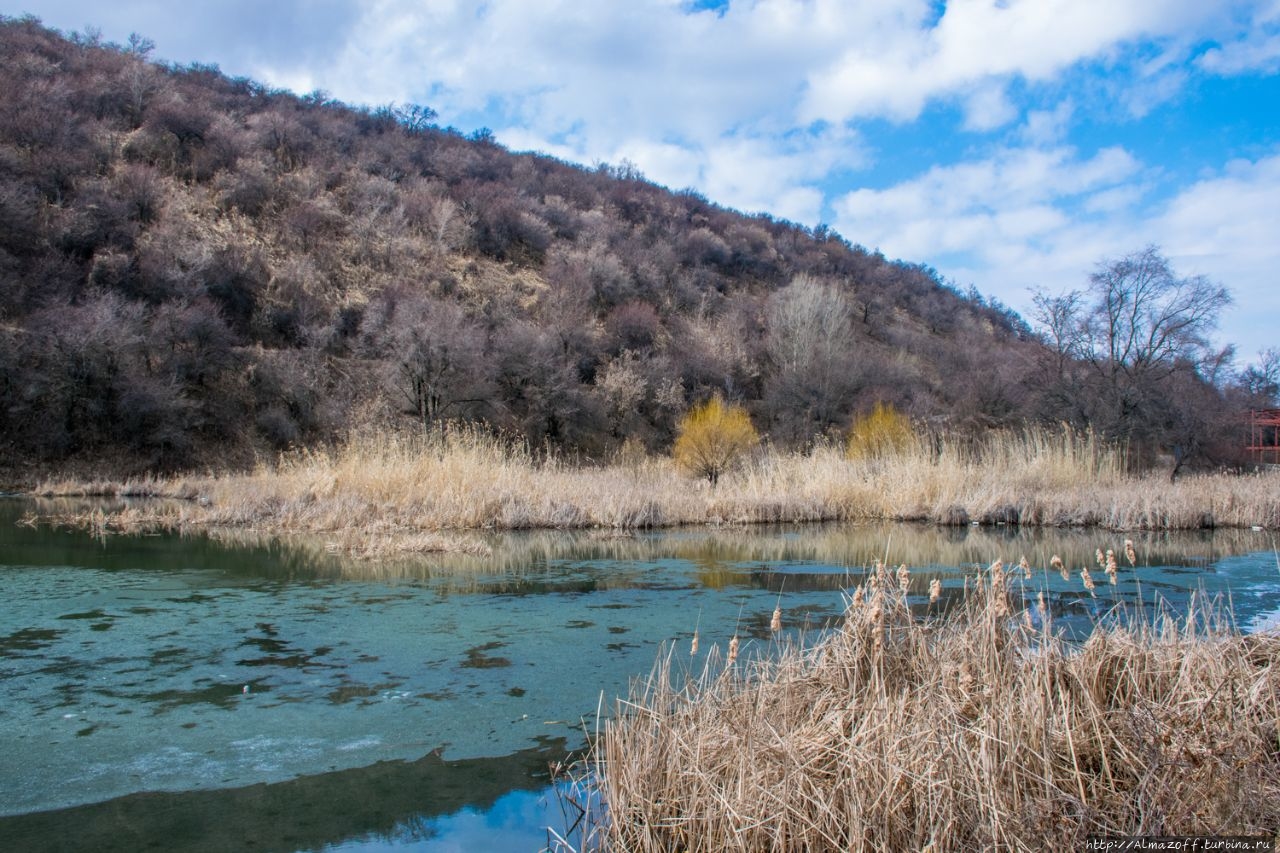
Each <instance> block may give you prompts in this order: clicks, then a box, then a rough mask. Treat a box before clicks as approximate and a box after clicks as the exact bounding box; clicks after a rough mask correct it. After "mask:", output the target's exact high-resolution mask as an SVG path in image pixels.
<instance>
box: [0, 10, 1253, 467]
mask: <svg viewBox="0 0 1280 853" xmlns="http://www.w3.org/2000/svg"><path fill="white" fill-rule="evenodd" d="M150 47H151V46H150V43H149V42H148V41H147V40H146V39H144V38H141V37H135V38H132V39H130V42H129V43H128V44H126V45H123V46H121V45H114V44H108V43H104V42H103V41H102V40H101V38H100V37H98V36H96V35H94V34H88V35H72V36H70V37H64V36H62V35H61V34H59V33H57V32H55V31H53V30H49V29H47V28H45V27H43V26H42V25H41V24H40V23H39V22H38V21H37V20H35V19H33V18H21V19H13V18H0V448H3V449H4V453H5V454H7V455H10V456H11V458H24V459H29V460H34V461H38V462H42V463H56V462H58V461H60V460H66V459H99V458H109V459H116V460H118V461H119V463H120V464H121V465H126V466H134V467H145V468H175V467H184V466H200V465H241V464H247V463H248V462H250V461H251V460H252V459H254V458H255V457H257V456H260V455H262V454H264V453H274V452H275V451H277V450H280V449H284V448H287V447H290V446H293V445H299V444H307V443H312V442H321V441H328V440H332V439H335V438H339V437H341V436H342V435H343V434H344V433H345V432H346V431H347V430H348V429H350V428H351V427H353V426H366V425H386V426H394V425H397V424H401V425H410V424H419V425H421V426H424V427H431V426H432V425H434V424H435V423H438V422H440V421H442V420H454V419H463V420H475V421H483V422H485V423H487V424H490V425H492V426H493V427H495V428H497V429H501V430H505V431H509V432H511V433H513V434H515V435H518V436H521V437H523V438H525V439H527V440H528V441H529V442H530V443H531V444H532V445H534V446H539V447H541V446H552V447H560V448H567V449H572V450H575V451H578V452H580V453H582V454H584V455H586V456H587V457H593V458H603V457H605V456H607V455H608V454H609V453H611V452H613V451H614V450H616V449H617V448H618V447H620V446H621V445H622V444H623V442H624V441H627V440H630V441H631V442H633V443H639V444H641V445H643V446H645V447H647V448H649V449H651V450H666V449H668V448H670V446H671V444H672V442H673V441H674V439H675V436H676V427H677V424H678V423H679V421H680V418H681V417H682V416H683V415H684V414H685V413H686V412H687V411H688V410H689V409H690V407H691V406H694V405H696V404H699V403H703V402H705V401H707V400H709V399H712V398H716V397H717V395H718V397H719V398H722V399H724V400H727V401H731V402H734V403H736V404H740V405H742V406H744V407H745V409H746V411H748V412H749V414H750V417H751V419H752V421H753V423H754V425H755V426H756V427H757V428H759V430H760V431H761V432H763V433H766V434H767V435H768V436H769V437H770V439H771V440H772V441H773V442H774V443H776V444H780V445H784V446H793V447H803V446H805V445H807V444H808V443H810V442H812V441H813V440H814V439H815V438H818V437H823V436H836V435H843V433H844V431H845V430H846V429H847V428H848V426H849V424H850V423H851V422H852V420H853V418H854V417H855V416H856V415H857V414H860V413H866V412H869V411H871V410H872V408H873V406H874V405H875V404H877V403H884V404H889V405H892V406H893V407H895V408H896V410H898V411H901V412H904V413H907V414H909V415H910V416H912V417H913V418H914V419H916V420H917V421H918V422H923V423H927V424H930V425H933V426H934V427H936V428H939V429H949V430H977V429H982V428H986V427H990V426H999V425H1011V424H1016V423H1019V422H1021V421H1023V420H1026V419H1028V418H1035V419H1051V420H1066V421H1069V422H1072V423H1080V424H1085V423H1088V424H1094V425H1096V426H1097V427H1098V428H1099V429H1101V430H1104V431H1105V432H1107V433H1108V434H1112V435H1115V436H1117V437H1122V438H1125V439H1128V440H1131V441H1133V442H1136V443H1140V444H1142V445H1143V447H1147V448H1149V449H1150V452H1149V454H1148V455H1151V456H1154V455H1155V454H1156V453H1157V452H1162V451H1163V450H1164V449H1167V447H1168V446H1170V445H1171V444H1178V445H1179V446H1182V447H1184V448H1186V449H1196V450H1204V449H1205V448H1207V447H1208V446H1209V445H1210V444H1212V443H1213V442H1214V441H1218V442H1219V443H1221V444H1223V445H1224V446H1225V445H1226V444H1229V441H1227V440H1225V439H1223V438H1222V436H1224V435H1226V433H1227V432H1229V429H1230V428H1229V427H1228V426H1224V425H1223V424H1220V423H1217V422H1216V421H1214V417H1218V418H1219V419H1220V420H1224V421H1225V420H1229V418H1227V416H1226V414H1225V413H1226V412H1228V411H1232V410H1234V409H1233V407H1234V408H1235V409H1238V408H1239V407H1240V406H1243V405H1245V404H1246V399H1260V398H1262V397H1266V396H1267V395H1268V394H1270V395H1271V397H1274V395H1275V384H1276V377H1275V373H1276V371H1275V370H1274V369H1271V368H1266V367H1265V365H1264V366H1263V367H1260V368H1258V371H1259V372H1258V373H1257V374H1256V375H1255V374H1249V375H1248V376H1244V377H1235V376H1228V375H1227V374H1226V373H1225V372H1224V371H1225V365H1226V361H1225V360H1224V359H1223V358H1218V359H1217V360H1216V361H1215V359H1214V358H1213V357H1212V354H1211V353H1208V352H1207V351H1206V350H1205V349H1204V347H1202V346H1201V343H1202V341H1201V338H1197V337H1196V334H1199V333H1201V332H1203V331H1204V329H1206V328H1208V326H1207V325H1206V324H1207V323H1208V322H1209V320H1210V319H1211V316H1212V315H1213V314H1214V312H1215V310H1216V308H1217V307H1220V304H1221V301H1222V299H1224V298H1225V294H1223V295H1222V296H1221V298H1219V297H1218V296H1216V295H1215V293H1216V292H1215V291H1213V289H1212V286H1210V285H1208V284H1207V283H1205V284H1204V286H1203V288H1201V289H1200V290H1196V289H1195V288H1192V290H1194V291H1195V294H1196V295H1195V298H1196V299H1200V300H1202V301H1203V304H1201V302H1197V303H1196V305H1197V306H1198V307H1197V308H1196V310H1201V309H1203V313H1202V314H1200V315H1198V316H1200V317H1201V319H1200V321H1199V326H1198V327H1195V325H1194V324H1193V328H1191V329H1190V330H1187V329H1176V330H1170V332H1171V334H1170V335H1169V336H1168V339H1167V341H1158V342H1157V343H1156V344H1155V345H1154V346H1153V347H1152V348H1151V349H1150V352H1148V353H1146V354H1140V353H1139V352H1138V351H1137V350H1132V349H1127V348H1126V345H1125V342H1124V341H1122V340H1120V338H1119V337H1118V336H1122V335H1124V334H1126V330H1125V329H1123V328H1114V329H1108V328H1107V327H1106V323H1105V318H1104V317H1103V316H1102V315H1100V314H1098V313H1097V307H1098V305H1099V304H1104V306H1105V304H1107V303H1106V302H1105V300H1106V298H1107V297H1106V292H1105V289H1106V285H1105V282H1102V281H1100V280H1095V281H1094V282H1093V283H1092V284H1091V287H1090V290H1089V291H1088V292H1087V293H1082V294H1067V295H1065V296H1054V297H1050V296H1047V295H1046V296H1043V297H1042V299H1041V301H1040V303H1039V305H1040V308H1041V316H1040V317H1039V319H1040V320H1042V321H1044V322H1043V328H1044V330H1045V333H1044V334H1043V335H1042V334H1038V333H1036V332H1033V330H1032V329H1031V328H1030V327H1029V326H1028V325H1027V324H1026V323H1025V322H1023V321H1022V319H1021V318H1019V317H1018V316H1017V315H1016V314H1014V313H1013V312H1012V311H1010V310H1009V309H1008V308H1006V307H1005V306H1003V305H1001V304H1000V303H999V302H997V301H995V300H987V299H984V298H982V296H981V295H980V294H978V293H977V292H976V291H971V292H969V293H962V292H960V291H959V290H957V289H956V288H955V287H953V286H950V285H948V284H947V283H945V282H943V281H942V280H941V279H940V277H939V276H938V275H937V274H936V272H934V271H933V270H932V269H930V268H928V267H924V266H918V265H910V264H904V263H900V262H890V261H888V260H886V259H885V258H884V257H882V256H881V255H880V254H878V253H874V252H869V251H867V250H865V249H863V248H861V247H859V246H856V245H852V244H850V243H848V242H846V241H845V240H844V239H842V238H840V237H838V236H836V235H834V234H833V233H831V232H830V231H828V230H827V229H825V228H819V229H808V228H805V227H802V226H799V225H796V224H794V223H790V222H786V221H780V220H776V219H773V218H771V217H769V216H764V215H756V216H746V215H743V214H740V213H737V212H734V211H731V210H726V209H724V208H721V207H718V206H716V205H714V204H712V203H710V202H709V201H707V200H706V199H705V198H703V197H701V196H700V195H698V194H697V193H695V192H690V191H682V192H672V191H670V190H668V189H665V188H663V187H660V186H657V185H655V184H653V183H651V182H649V181H647V180H645V179H644V177H643V176H642V175H641V174H640V173H639V172H638V170H636V169H635V168H634V167H633V166H631V165H630V164H624V165H623V166H622V167H611V166H600V167H597V168H592V169H587V168H582V167H579V166H574V165H572V164H568V163H564V162H561V161H558V160H555V159H553V158H549V157H546V156H542V155H534V154H516V153H512V152H509V151H507V150H505V149H504V148H502V147H501V146H499V145H497V144H496V143H495V142H494V140H493V138H492V134H484V133H482V134H475V135H473V136H472V137H471V138H468V137H465V136H463V135H462V134H460V133H458V132H457V131H455V130H453V129H451V128H441V127H439V126H438V125H437V124H436V121H437V118H438V117H437V116H436V114H435V113H434V111H432V110H431V109H430V108H428V107H425V106H421V105H399V106H397V105H388V106H385V107H379V108H357V107H350V106H346V105H344V104H341V103H338V102H335V101H334V100H332V99H331V98H329V97H328V96H327V95H325V94H324V93H322V92H316V93H312V94H310V95H307V96H303V97H298V96H295V95H293V94H290V93H287V92H282V91H278V90H273V89H269V88H267V87H264V86H262V85H260V84H257V83H255V82H253V81H250V80H246V79H240V78H230V77H227V76H225V75H223V74H222V73H220V72H219V71H218V69H217V68H215V67H210V66H203V65H191V66H167V65H161V64H157V63H154V62H152V61H150V59H149V57H148V54H149V51H150ZM1150 255H1151V257H1149V258H1147V261H1146V262H1150V263H1152V264H1156V265H1157V266H1158V262H1159V261H1160V259H1159V258H1158V256H1157V255H1156V253H1155V252H1154V250H1152V252H1151V253H1150ZM1128 262H1132V263H1140V262H1143V261H1142V258H1140V257H1135V258H1134V259H1127V260H1126V263H1128ZM1166 272H1167V270H1166ZM1100 275H1102V273H1101V272H1100ZM1168 275H1169V277H1170V280H1171V281H1174V282H1175V283H1176V282H1177V281H1178V280H1176V279H1174V278H1172V273H1171V272H1169V273H1168ZM1095 278H1096V277H1095ZM1175 290H1177V289H1176V288H1175ZM1201 290H1204V292H1201ZM1177 293H1178V294H1182V295H1186V294H1183V292H1182V291H1180V290H1178V291H1177ZM1160 294H1165V295H1160ZM1141 298H1142V299H1145V300H1147V303H1146V304H1148V305H1150V306H1152V307H1153V309H1154V306H1156V305H1157V304H1163V303H1160V302H1159V300H1161V299H1166V298H1174V297H1173V296H1169V295H1168V293H1166V292H1165V291H1158V293H1157V294H1156V295H1155V296H1147V295H1145V291H1144V295H1143V296H1142V297H1141ZM1177 298H1181V296H1178V297H1177ZM1153 300H1154V301H1153ZM1120 307H1123V306H1120ZM1103 310H1104V312H1105V310H1106V309H1105V307H1104V309H1103ZM1120 313H1121V315H1122V316H1126V317H1127V316H1128V315H1126V314H1124V313H1123V311H1121V312H1120ZM1143 316H1145V315H1143ZM1153 316H1154V315H1153ZM1143 322H1148V321H1146V320H1144V321H1143ZM1149 322H1152V323H1157V324H1158V323H1159V319H1158V317H1157V318H1156V319H1153V320H1151V321H1149ZM1129 331H1131V332H1132V337H1133V338H1134V340H1137V339H1138V338H1139V337H1141V336H1143V335H1145V334H1147V333H1148V332H1149V331H1150V330H1149V328H1148V327H1147V326H1143V327H1141V328H1134V329H1132V330H1129ZM1107 335H1110V336H1111V337H1112V338H1113V339H1114V340H1112V339H1108V338H1107V337H1106V336H1107ZM1121 356H1123V357H1121ZM1271 365H1272V368H1274V358H1273V359H1272V362H1271ZM1266 370H1270V371H1271V372H1270V373H1269V374H1268V373H1266ZM1268 383H1269V384H1268ZM1161 399H1163V400H1165V401H1166V403H1165V404H1162V403H1160V400H1161ZM1169 401H1176V402H1177V403H1178V405H1172V404H1170V403H1169ZM1187 401H1191V402H1194V409H1195V414H1193V415H1188V414H1186V412H1184V411H1183V408H1182V407H1181V404H1182V403H1183V402H1187ZM1162 405H1163V408H1162ZM1215 412H1216V413H1217V415H1214V414H1213V413H1215ZM1192 434H1194V436H1195V437H1194V438H1193V437H1191V436H1192Z"/></svg>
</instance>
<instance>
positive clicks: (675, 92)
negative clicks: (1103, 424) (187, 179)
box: [0, 0, 1280, 362]
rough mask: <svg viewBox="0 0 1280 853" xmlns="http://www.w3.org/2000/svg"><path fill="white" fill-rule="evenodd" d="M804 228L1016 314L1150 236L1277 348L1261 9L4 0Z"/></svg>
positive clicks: (1278, 208)
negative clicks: (921, 269) (636, 172)
mask: <svg viewBox="0 0 1280 853" xmlns="http://www.w3.org/2000/svg"><path fill="white" fill-rule="evenodd" d="M0 9H3V11H4V12H5V13H6V14H9V15H16V14H21V13H24V12H29V13H31V14H34V15H36V16H38V17H40V18H41V19H42V20H43V21H44V22H45V23H46V24H48V25H50V26H54V27H57V28H59V29H61V30H64V31H71V30H83V29H84V28H85V27H86V26H94V27H97V28H99V29H100V30H101V31H102V34H103V35H104V36H105V37H106V38H108V39H110V40H115V41H123V40H125V39H126V38H127V37H128V35H129V33H130V32H132V31H136V32H139V33H141V34H142V35H145V36H148V37H150V38H151V39H153V40H154V41H155V43H156V53H155V55H156V56H157V57H159V58H163V59H166V60H170V61H174V62H179V63H187V62H192V61H199V62H209V63H216V64H218V65H219V66H220V67H221V68H222V69H223V70H224V71H226V72H227V73H230V74H233V75H243V76H249V77H253V78H255V79H258V80H262V81H264V82H267V83H269V84H272V85H276V86H281V87H285V88H290V89H293V90H295V91H298V92H300V93H305V92H310V91H312V90H315V89H322V90H324V91H326V92H328V93H330V94H331V95H333V96H335V97H337V98H340V99H342V100H344V101H348V102H351V103H367V104H383V103H387V102H393V101H394V102H397V103H404V102H415V103H423V104H427V105H430V106H431V107H433V108H435V109H436V110H437V111H438V112H439V114H440V120H441V121H442V122H443V123H445V124H451V125H454V126H456V127H458V128H460V129H462V130H464V131H470V130H474V129H476V128H479V127H488V128H490V129H492V130H493V131H494V133H495V135H496V137H497V138H498V140H499V141H500V142H502V143H504V144H505V145H507V146H509V147H511V148H512V149H516V150H537V151H544V152H547V153H550V154H553V155H555V156H558V157H562V158H564V159H567V160H572V161H575V162H582V163H587V164H591V163H594V162H597V161H604V162H609V163H615V164H616V163H619V162H621V161H622V160H624V159H625V160H628V161H630V162H632V163H634V164H635V165H636V166H638V167H639V168H640V170H641V171H642V172H644V173H645V175H646V176H648V177H649V178H650V179H651V180H654V181H656V182H658V183H661V184H664V185H666V186H669V187H671V188H673V189H681V188H685V187H693V188H695V189H697V190H698V191H700V192H702V193H704V194H705V195H706V196H708V197H709V198H711V199H712V200H714V201H717V202H719V203H721V204H725V205H728V206H731V207H735V208H738V209H741V210H744V211H750V212H754V211H767V212H769V213H771V214H773V215H775V216H778V217H782V218H787V219H791V220H793V221H796V222H801V223H803V224H806V225H816V224H819V223H826V224H828V225H830V226H831V227H833V228H835V229H836V230H837V231H839V232H840V233H841V234H842V235H844V236H845V237H846V238H847V239H849V240H850V241H851V242H854V243H859V244H861V245H864V246H866V247H868V248H872V249H879V250H881V251H882V252H884V254H885V255H887V256H889V257H892V258H902V259H905V260H908V261H911V262H923V263H927V264H929V265H931V266H933V267H934V268H936V269H937V270H938V271H939V272H940V273H941V274H942V275H943V276H944V277H946V278H948V279H950V280H952V281H954V282H955V283H956V284H958V285H959V286H961V287H968V286H969V285H971V284H972V285H974V286H976V287H977V288H978V289H979V290H981V291H982V292H983V293H986V294H990V295H994V296H996V297H998V298H999V299H1000V300H1002V301H1004V302H1006V303H1007V304H1009V305H1011V306H1013V307H1014V308H1016V309H1018V310H1025V309H1027V308H1028V306H1029V305H1030V294H1031V289H1032V288H1044V289H1047V290H1050V291H1060V290H1064V289H1067V288H1076V287H1081V286H1083V285H1084V284H1085V282H1086V279H1087V277H1088V275H1089V273H1090V272H1091V271H1092V270H1093V269H1094V268H1095V267H1096V265H1097V263H1098V262H1099V261H1100V260H1102V259H1104V258H1108V257H1115V256H1118V255H1121V254H1124V253H1127V252H1129V251H1132V250H1135V249H1139V248H1141V247H1143V246H1144V245H1146V244H1148V243H1155V244H1158V245H1159V246H1161V248H1162V249H1163V250H1164V252H1165V254H1166V255H1168V256H1169V257H1170V258H1171V259H1172V261H1173V262H1174V266H1175V268H1176V269H1177V271H1178V272H1179V273H1181V274H1185V275H1192V274H1195V275H1200V274H1203V275H1207V276H1209V277H1211V278H1213V279H1215V280H1217V281H1220V282H1222V283H1223V284H1225V285H1227V286H1228V287H1229V288H1230V289H1231V290H1232V292H1233V294H1234V295H1235V298H1236V302H1235V305H1234V306H1233V307H1232V308H1230V309H1229V310H1228V311H1227V312H1226V313H1225V314H1224V316H1223V318H1222V324H1221V334H1220V335H1219V339H1220V341H1221V342H1222V343H1228V342H1229V343H1234V344H1236V345H1237V347H1238V352H1239V356H1240V360H1241V362H1246V361H1250V360H1252V359H1253V358H1254V357H1255V356H1256V355H1257V353H1258V351H1259V350H1261V349H1263V348H1265V347H1269V346H1280V282H1278V281H1277V274H1276V271H1277V270H1280V0H1250V2H1244V0H1241V2H1231V0H1218V2H1214V0H1124V2H1115V0H965V2H952V3H945V4H944V3H939V2H929V0H857V2H852V0H842V2H838V1H837V0H693V1H692V2H690V0H617V2H607V0H543V1H542V2H537V0H487V2H482V3H481V2H475V3H468V2H463V0H371V2H356V0H274V2H272V3H269V4H260V3H258V2H257V0H252V2H251V0H223V2H200V1H199V0H190V2H187V3H184V4H175V3H172V2H170V0H114V2H112V3H110V4H105V3H101V2H84V0H16V2H11V0H3V2H0Z"/></svg>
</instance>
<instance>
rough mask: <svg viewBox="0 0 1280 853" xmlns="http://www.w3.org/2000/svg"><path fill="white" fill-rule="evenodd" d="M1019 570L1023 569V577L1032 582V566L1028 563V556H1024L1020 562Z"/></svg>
mask: <svg viewBox="0 0 1280 853" xmlns="http://www.w3.org/2000/svg"><path fill="white" fill-rule="evenodd" d="M1018 568H1020V569H1022V576H1023V577H1024V578H1026V579H1027V580H1031V564H1030V563H1028V562H1027V555H1026V554H1023V555H1022V559H1021V560H1019V561H1018Z"/></svg>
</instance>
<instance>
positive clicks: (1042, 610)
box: [1036, 590, 1049, 624]
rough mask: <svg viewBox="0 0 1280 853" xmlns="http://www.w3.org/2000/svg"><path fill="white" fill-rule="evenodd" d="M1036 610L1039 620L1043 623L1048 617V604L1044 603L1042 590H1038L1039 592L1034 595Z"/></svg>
mask: <svg viewBox="0 0 1280 853" xmlns="http://www.w3.org/2000/svg"><path fill="white" fill-rule="evenodd" d="M1036 611H1037V612H1038V613H1039V614H1040V622H1041V624H1043V623H1044V622H1046V621H1047V620H1048V618H1049V605H1047V604H1045V603H1044V590H1040V594H1039V595H1037V596H1036Z"/></svg>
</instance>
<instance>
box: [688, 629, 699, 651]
mask: <svg viewBox="0 0 1280 853" xmlns="http://www.w3.org/2000/svg"><path fill="white" fill-rule="evenodd" d="M697 653H698V632H697V630H694V632H693V642H691V643H689V655H690V656H691V657H692V656H693V655H696V654H697Z"/></svg>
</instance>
